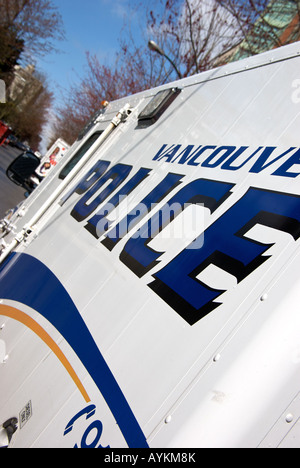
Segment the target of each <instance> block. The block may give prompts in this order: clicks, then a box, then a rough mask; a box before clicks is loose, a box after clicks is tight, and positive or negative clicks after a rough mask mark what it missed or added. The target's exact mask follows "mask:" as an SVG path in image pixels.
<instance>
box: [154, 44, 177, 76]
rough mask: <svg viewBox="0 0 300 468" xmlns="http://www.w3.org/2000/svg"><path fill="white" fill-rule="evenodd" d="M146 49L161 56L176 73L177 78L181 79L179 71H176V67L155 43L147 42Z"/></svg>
mask: <svg viewBox="0 0 300 468" xmlns="http://www.w3.org/2000/svg"><path fill="white" fill-rule="evenodd" d="M148 47H149V49H150V50H152V51H153V52H157V53H158V54H159V55H161V56H162V57H164V58H166V59H167V60H168V61H169V62H170V64H171V65H172V67H173V68H174V70H175V71H176V73H177V75H178V76H179V78H180V79H182V74H181V73H180V71H179V70H178V68H177V67H176V65H175V63H174V62H173V60H171V59H170V57H168V56H167V55H166V54H165V52H164V51H163V50H162V49H161V48H160V47H159V46H158V45H157V44H156V42H154V41H149V42H148Z"/></svg>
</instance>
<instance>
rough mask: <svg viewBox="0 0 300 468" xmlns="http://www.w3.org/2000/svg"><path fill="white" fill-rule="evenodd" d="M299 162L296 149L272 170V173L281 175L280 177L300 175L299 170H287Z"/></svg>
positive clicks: (299, 154) (298, 154)
mask: <svg viewBox="0 0 300 468" xmlns="http://www.w3.org/2000/svg"><path fill="white" fill-rule="evenodd" d="M299 164H300V149H299V150H298V151H296V153H295V154H294V155H293V156H291V157H290V158H289V159H288V160H287V161H286V162H285V163H284V164H283V165H282V166H280V168H279V169H278V170H277V171H275V172H274V174H273V175H276V176H281V177H292V178H294V177H298V175H300V173H299V172H288V170H289V169H291V167H293V166H296V165H299Z"/></svg>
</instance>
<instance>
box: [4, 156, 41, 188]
mask: <svg viewBox="0 0 300 468" xmlns="http://www.w3.org/2000/svg"><path fill="white" fill-rule="evenodd" d="M40 163H41V161H40V159H39V158H38V157H37V156H36V155H35V154H33V153H31V152H30V151H26V152H25V153H23V154H21V155H20V156H18V157H17V158H16V159H15V160H14V161H13V162H12V163H11V165H10V166H9V167H8V169H7V171H6V175H7V177H8V178H9V180H11V181H12V182H13V183H14V184H16V185H19V186H20V187H23V188H25V189H26V190H28V188H29V187H30V180H29V179H30V177H31V176H32V174H33V173H34V171H35V170H36V169H37V168H38V167H39V165H40Z"/></svg>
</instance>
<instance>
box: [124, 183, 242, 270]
mask: <svg viewBox="0 0 300 468" xmlns="http://www.w3.org/2000/svg"><path fill="white" fill-rule="evenodd" d="M232 188H233V185H232V184H226V183H222V182H215V181H212V180H206V179H198V180H195V181H193V182H191V183H190V184H188V185H186V186H185V187H183V188H182V189H181V190H180V191H179V192H178V193H177V194H176V195H175V196H174V197H173V198H171V199H170V200H169V201H168V203H167V204H166V205H165V206H164V207H163V208H162V209H161V210H160V211H159V212H157V213H156V214H155V215H154V216H153V218H152V219H150V220H149V221H148V222H147V223H146V224H145V225H144V226H143V227H142V228H141V229H140V232H139V237H136V236H134V237H133V238H131V239H130V240H129V241H128V242H127V244H126V245H125V247H124V250H123V252H122V253H121V256H120V259H121V260H122V262H123V263H125V264H126V265H127V266H128V267H129V268H130V269H131V270H132V271H133V272H134V273H135V274H136V275H137V276H139V277H142V276H143V275H144V274H146V273H147V272H148V271H150V270H151V269H152V268H153V267H154V266H155V265H156V263H157V259H158V258H159V257H160V256H161V255H162V252H156V251H154V250H153V249H150V248H149V247H148V243H149V242H150V241H151V240H152V239H153V238H154V237H155V236H156V235H157V234H158V233H159V232H161V231H162V230H163V229H164V228H165V227H166V226H167V225H168V224H169V223H170V222H171V221H172V220H173V219H175V218H176V216H178V214H180V213H181V212H182V211H183V210H184V209H185V207H186V206H187V205H188V204H189V205H191V204H201V205H203V206H205V207H207V208H209V209H210V211H211V212H212V213H213V212H214V211H215V210H216V209H217V208H218V207H219V206H220V205H221V204H222V203H223V202H224V201H225V200H226V199H227V198H228V196H229V195H230V190H231V189H232Z"/></svg>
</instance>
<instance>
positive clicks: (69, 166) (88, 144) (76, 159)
mask: <svg viewBox="0 0 300 468" xmlns="http://www.w3.org/2000/svg"><path fill="white" fill-rule="evenodd" d="M102 133H103V131H101V132H95V133H94V134H93V135H92V136H90V138H89V139H88V140H87V141H86V142H85V143H84V144H83V145H82V146H81V147H80V148H79V150H78V151H77V152H76V153H75V154H74V156H73V158H72V159H71V160H70V161H68V163H67V164H66V165H65V167H64V168H63V170H62V171H61V173H60V174H59V178H60V179H62V180H64V179H65V178H66V177H67V175H68V174H69V173H70V172H71V171H72V169H73V168H74V167H75V166H76V164H77V163H78V162H79V161H80V159H81V158H83V156H84V155H85V153H86V152H87V151H88V150H89V149H90V147H91V146H92V145H93V144H94V143H95V141H96V140H97V139H98V138H99V136H100V135H101V134H102Z"/></svg>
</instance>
